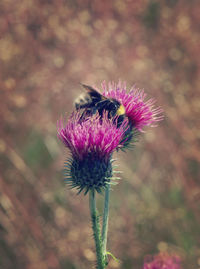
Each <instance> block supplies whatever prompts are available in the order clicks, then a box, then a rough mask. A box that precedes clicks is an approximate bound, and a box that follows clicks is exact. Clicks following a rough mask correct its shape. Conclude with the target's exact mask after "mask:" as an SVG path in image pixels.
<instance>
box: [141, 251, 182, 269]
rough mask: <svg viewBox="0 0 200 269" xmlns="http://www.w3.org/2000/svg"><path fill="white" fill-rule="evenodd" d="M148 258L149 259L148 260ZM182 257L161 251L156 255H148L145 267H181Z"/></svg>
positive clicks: (144, 268)
mask: <svg viewBox="0 0 200 269" xmlns="http://www.w3.org/2000/svg"><path fill="white" fill-rule="evenodd" d="M147 260H148V261H147ZM181 268H182V267H181V259H180V257H179V256H177V255H169V254H168V253H164V252H161V253H159V254H158V255H155V256H154V257H151V256H149V257H147V259H146V261H145V262H144V266H143V269H181Z"/></svg>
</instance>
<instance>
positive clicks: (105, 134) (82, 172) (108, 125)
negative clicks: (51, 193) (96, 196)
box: [58, 112, 128, 194]
mask: <svg viewBox="0 0 200 269" xmlns="http://www.w3.org/2000/svg"><path fill="white" fill-rule="evenodd" d="M80 118H81V113H80V112H76V113H74V114H72V116H71V117H70V118H69V120H68V121H67V123H66V124H64V122H63V120H62V119H61V120H60V121H59V122H58V137H59V139H60V140H61V141H62V142H63V143H64V145H65V146H66V147H67V148H69V149H70V151H71V155H72V156H71V158H70V159H69V160H68V161H67V162H66V164H65V176H66V182H67V183H68V184H70V186H71V187H72V188H77V189H78V190H79V192H81V191H82V190H85V194H86V193H87V192H88V191H89V190H90V189H94V190H96V191H97V192H101V190H102V188H105V187H106V184H108V183H109V184H110V183H111V182H110V181H111V179H112V174H113V171H112V160H111V155H112V153H113V152H114V150H116V149H117V148H120V147H121V146H122V143H120V141H122V138H123V136H124V133H125V131H126V129H127V124H128V122H127V121H126V120H125V121H124V122H123V123H122V124H121V126H120V128H117V126H116V124H114V123H113V121H112V120H110V119H108V117H107V114H106V113H104V114H103V116H102V117H100V116H99V114H98V113H97V114H95V115H93V116H91V117H88V118H86V119H85V120H84V121H82V120H80Z"/></svg>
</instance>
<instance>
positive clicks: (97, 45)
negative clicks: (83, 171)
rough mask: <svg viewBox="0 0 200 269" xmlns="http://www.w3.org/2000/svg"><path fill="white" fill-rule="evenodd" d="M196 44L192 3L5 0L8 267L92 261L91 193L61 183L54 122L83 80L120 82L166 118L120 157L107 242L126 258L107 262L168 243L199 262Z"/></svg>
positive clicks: (198, 14)
mask: <svg viewBox="0 0 200 269" xmlns="http://www.w3.org/2000/svg"><path fill="white" fill-rule="evenodd" d="M199 49H200V5H199V1H196V0H192V1H186V0H182V1H181V0H163V1H158V0H157V1H156V0H155V1H147V0H145V1H136V0H132V1H131V0H124V1H123V0H115V1H105V0H104V1H97V0H96V1H83V0H74V1H73V0H57V1H52V0H21V1H14V0H13V1H12V0H1V1H0V114H1V125H0V172H1V173H0V268H2V269H13V268H15V269H51V268H52V269H58V268H59V269H64V268H65V269H66V268H67V269H88V268H94V266H95V252H94V242H93V238H92V230H91V222H90V219H89V209H88V197H84V196H83V195H79V196H77V195H76V193H75V192H74V191H70V190H68V189H67V188H66V187H65V185H64V183H63V175H62V169H63V163H64V161H65V159H66V158H67V156H68V151H67V150H66V149H65V148H64V147H63V145H62V144H61V143H60V142H59V141H58V139H57V134H56V133H57V131H56V122H57V120H58V119H59V118H60V116H61V115H65V114H67V115H69V114H70V112H71V111H72V109H73V102H74V99H75V98H76V97H77V96H78V95H79V94H80V93H81V91H82V89H81V86H80V82H82V83H86V84H89V85H96V86H97V87H100V84H101V82H102V81H103V80H106V81H107V82H109V81H116V82H117V81H118V80H119V79H121V80H122V81H127V84H128V86H129V87H130V86H132V85H133V84H136V85H137V87H139V88H141V89H145V91H146V92H147V94H148V97H155V98H156V99H157V104H158V105H160V106H162V107H163V109H164V114H165V120H164V121H162V122H160V124H159V126H158V127H157V128H147V129H146V132H145V133H143V134H142V135H141V137H140V140H139V142H138V143H137V145H136V146H135V148H134V149H133V150H132V151H128V152H127V153H122V152H120V153H119V154H118V155H117V156H116V157H117V159H118V160H117V162H116V163H117V164H118V165H119V169H120V170H121V171H123V173H122V180H121V181H120V183H119V184H118V185H117V186H115V187H113V191H112V193H111V205H110V221H109V235H108V236H109V241H108V245H109V251H111V252H112V253H113V254H114V255H115V256H116V257H117V258H119V259H120V260H121V264H118V263H116V262H115V261H114V260H112V259H111V260H110V263H109V266H108V267H107V268H108V269H115V268H121V269H122V268H123V269H133V268H134V269H141V268H142V264H143V259H144V257H145V256H146V255H148V254H155V253H157V252H159V251H160V250H167V251H169V252H172V253H176V254H178V255H180V256H181V258H182V260H183V268H186V269H198V268H200V182H199V179H200V166H199V162H200V153H199V145H200V131H199V126H198V124H197V123H198V122H199V117H200V116H199V111H200V99H199V88H200V57H199ZM101 202H102V197H101V196H99V200H98V204H99V208H100V209H101Z"/></svg>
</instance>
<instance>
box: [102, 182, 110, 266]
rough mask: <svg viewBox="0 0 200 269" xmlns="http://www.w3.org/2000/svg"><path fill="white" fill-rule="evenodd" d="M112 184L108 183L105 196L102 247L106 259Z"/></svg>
mask: <svg viewBox="0 0 200 269" xmlns="http://www.w3.org/2000/svg"><path fill="white" fill-rule="evenodd" d="M109 200H110V184H107V186H106V189H105V198H104V211H103V225H102V249H103V255H104V259H105V261H106V260H107V250H106V246H107V234H108V218H109Z"/></svg>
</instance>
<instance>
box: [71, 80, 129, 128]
mask: <svg viewBox="0 0 200 269" xmlns="http://www.w3.org/2000/svg"><path fill="white" fill-rule="evenodd" d="M82 86H83V87H84V88H85V90H86V93H84V94H83V95H81V96H80V97H79V98H78V99H77V100H76V101H75V108H76V110H80V109H83V114H82V115H83V117H84V116H89V115H94V114H96V113H97V112H98V113H99V115H100V116H102V115H103V112H104V111H106V112H107V113H108V117H109V118H113V117H115V116H118V117H117V126H118V127H119V126H120V125H121V123H122V122H123V120H124V119H125V117H126V114H125V107H124V106H123V105H122V104H121V103H120V102H119V101H117V100H116V99H114V98H106V97H105V96H103V95H102V94H100V93H99V92H98V91H97V90H95V89H94V88H92V87H91V86H88V85H85V84H82Z"/></svg>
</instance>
